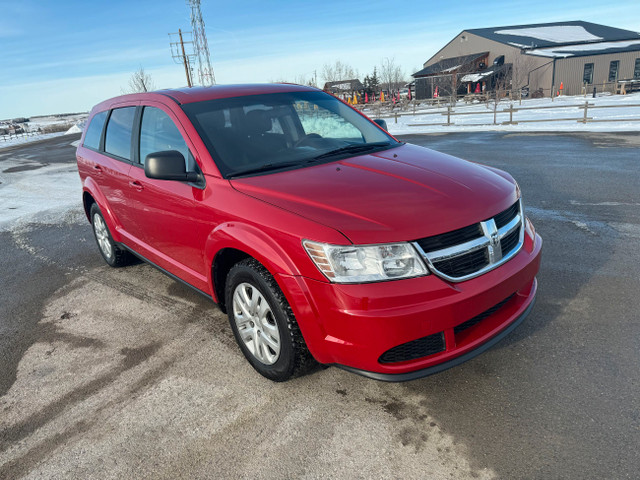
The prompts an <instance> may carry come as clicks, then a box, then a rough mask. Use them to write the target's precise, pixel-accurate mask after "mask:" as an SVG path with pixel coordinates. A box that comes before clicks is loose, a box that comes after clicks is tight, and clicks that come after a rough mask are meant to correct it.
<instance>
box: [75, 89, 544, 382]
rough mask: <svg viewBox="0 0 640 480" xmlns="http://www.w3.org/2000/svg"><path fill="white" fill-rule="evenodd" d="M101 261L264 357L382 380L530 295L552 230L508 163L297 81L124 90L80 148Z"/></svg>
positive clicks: (503, 319)
mask: <svg viewBox="0 0 640 480" xmlns="http://www.w3.org/2000/svg"><path fill="white" fill-rule="evenodd" d="M77 158H78V169H79V172H80V177H81V179H82V185H83V202H84V208H85V211H86V213H87V217H88V218H89V220H90V222H91V223H92V225H93V230H94V232H95V236H96V240H97V242H98V246H99V248H100V252H101V253H102V256H103V257H104V259H105V260H106V262H107V263H108V264H109V265H111V266H114V267H119V266H122V265H125V264H127V263H128V262H129V261H130V260H131V258H132V255H135V256H136V257H139V258H141V259H143V260H145V261H147V262H149V263H151V264H152V265H154V266H156V267H158V268H159V269H160V270H162V271H163V272H165V273H167V274H168V275H170V276H171V277H172V278H174V279H176V280H179V281H182V282H184V283H186V284H187V285H189V286H191V287H193V288H194V289H196V290H197V291H198V292H200V293H202V294H204V295H206V296H207V297H209V298H211V299H212V300H213V301H214V302H216V303H217V304H218V305H219V306H220V308H221V309H222V310H223V311H226V312H227V313H228V315H229V321H230V323H231V328H232V329H233V333H234V335H235V337H236V339H237V341H238V344H239V345H240V349H241V350H242V352H243V354H244V355H245V357H246V358H247V360H248V361H249V362H250V363H251V365H252V366H253V367H254V368H255V369H256V370H257V371H258V372H260V373H261V374H262V375H264V376H265V377H267V378H270V379H272V380H275V381H283V380H286V379H288V378H290V377H292V376H294V375H298V374H300V373H302V372H304V371H306V370H307V369H308V368H309V367H310V366H311V365H314V364H315V363H316V362H319V363H321V364H331V365H336V366H339V367H341V368H344V369H346V370H349V371H352V372H356V373H359V374H362V375H365V376H368V377H371V378H375V379H379V380H391V381H394V380H396V381H397V380H411V379H415V378H419V377H423V376H425V375H429V374H431V373H435V372H438V371H441V370H444V369H445V368H448V367H451V366H453V365H456V364H458V363H461V362H463V361H465V360H467V359H469V358H471V357H473V356H475V355H477V354H478V353H480V352H481V351H483V350H485V349H487V348H488V347H490V346H491V345H493V344H494V343H496V342H497V341H498V340H499V339H501V338H502V337H504V336H505V335H507V334H508V333H509V332H510V331H511V330H513V329H514V328H515V327H516V326H517V325H518V324H519V323H520V322H521V321H522V320H523V319H524V317H525V316H526V315H527V313H528V312H529V311H530V310H531V307H532V305H533V300H534V297H535V293H536V279H535V276H536V273H537V272H538V268H539V264H540V251H541V247H542V240H541V239H540V237H539V236H538V235H537V234H536V233H535V231H534V228H533V225H532V224H531V222H530V221H529V220H528V219H527V218H526V217H525V215H524V208H523V203H522V199H521V197H520V189H519V187H518V184H517V183H516V182H515V181H514V180H513V178H512V177H511V176H510V175H509V174H507V173H505V172H502V171H500V170H496V169H494V168H490V167H486V166H482V165H478V164H474V163H469V162H466V161H464V160H460V159H458V158H454V157H451V156H448V155H445V154H442V153H438V152H434V151H431V150H428V149H425V148H421V147H417V146H414V145H409V144H404V143H402V142H399V141H397V140H396V139H394V138H393V137H392V136H391V135H389V134H388V133H387V132H386V131H385V130H384V129H383V128H381V127H380V126H379V125H378V124H376V123H374V122H372V121H370V120H369V119H368V118H367V117H365V116H363V115H362V114H360V113H359V112H357V111H356V110H354V109H352V108H351V107H350V106H348V105H346V104H345V103H343V102H341V101H340V100H338V99H336V98H335V97H333V96H331V95H329V94H326V93H324V92H322V91H319V90H317V89H314V88H309V87H302V86H297V85H278V84H271V85H239V86H216V87H209V88H190V89H181V90H161V91H157V92H153V93H142V94H134V95H125V96H121V97H117V98H114V99H111V100H107V101H105V102H102V103H100V104H99V105H97V106H96V107H94V109H93V110H92V111H91V114H90V117H89V120H88V126H87V128H86V129H85V132H84V135H83V138H82V141H81V143H80V146H79V147H78V151H77Z"/></svg>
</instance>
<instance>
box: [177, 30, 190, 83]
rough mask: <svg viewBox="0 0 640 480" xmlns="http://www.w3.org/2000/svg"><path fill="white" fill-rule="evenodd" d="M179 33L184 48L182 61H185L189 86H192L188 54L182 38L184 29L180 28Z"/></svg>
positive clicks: (185, 71) (181, 46) (181, 45)
mask: <svg viewBox="0 0 640 480" xmlns="http://www.w3.org/2000/svg"><path fill="white" fill-rule="evenodd" d="M178 35H179V36H180V48H181V49H182V62H183V63H184V73H186V74H187V86H189V88H191V85H192V83H191V72H190V71H189V59H188V58H187V54H186V53H185V52H184V41H183V40H182V29H181V28H179V29H178Z"/></svg>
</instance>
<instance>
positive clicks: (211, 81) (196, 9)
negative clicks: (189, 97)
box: [186, 0, 216, 86]
mask: <svg viewBox="0 0 640 480" xmlns="http://www.w3.org/2000/svg"><path fill="white" fill-rule="evenodd" d="M186 1H187V5H188V6H189V7H190V8H191V30H192V35H193V47H194V50H195V54H196V57H198V79H199V80H200V84H201V85H204V86H209V85H215V84H216V77H215V76H214V75H213V67H212V66H211V60H210V58H209V44H208V43H207V35H206V33H205V32H204V20H203V19H202V11H201V10H200V0H186Z"/></svg>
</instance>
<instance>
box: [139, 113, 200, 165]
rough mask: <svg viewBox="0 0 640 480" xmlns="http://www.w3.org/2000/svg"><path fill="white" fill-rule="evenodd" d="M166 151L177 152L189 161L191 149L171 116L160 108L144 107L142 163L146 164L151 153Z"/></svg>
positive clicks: (141, 138)
mask: <svg viewBox="0 0 640 480" xmlns="http://www.w3.org/2000/svg"><path fill="white" fill-rule="evenodd" d="M164 150H177V151H178V152H180V153H181V154H182V156H183V157H184V158H185V160H188V159H189V148H188V147H187V144H186V142H185V141H184V138H182V135H181V134H180V130H178V127H177V126H176V124H175V123H173V120H171V118H170V117H169V115H167V114H166V113H165V112H163V111H162V110H160V109H159V108H155V107H144V110H143V112H142V125H141V126H140V163H142V164H144V160H145V158H147V155H149V154H150V153H155V152H161V151H164ZM188 167H189V165H188V164H187V169H188Z"/></svg>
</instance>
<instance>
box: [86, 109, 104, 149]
mask: <svg viewBox="0 0 640 480" xmlns="http://www.w3.org/2000/svg"><path fill="white" fill-rule="evenodd" d="M106 119H107V112H106V111H104V112H100V113H96V114H95V115H94V116H93V118H92V119H91V122H90V123H89V125H88V126H87V133H86V134H85V136H84V143H83V144H82V145H83V146H85V147H89V148H93V149H94V150H98V149H99V148H100V137H101V136H102V128H103V127H104V121H105V120H106Z"/></svg>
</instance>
